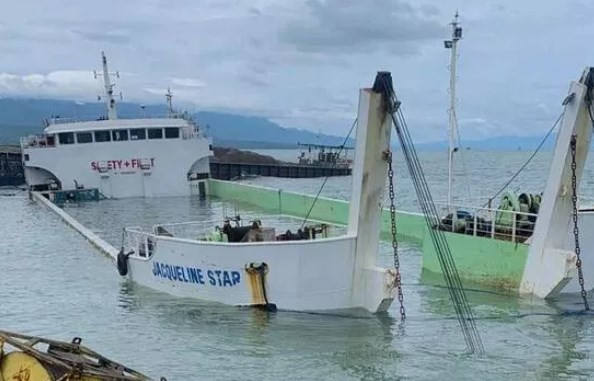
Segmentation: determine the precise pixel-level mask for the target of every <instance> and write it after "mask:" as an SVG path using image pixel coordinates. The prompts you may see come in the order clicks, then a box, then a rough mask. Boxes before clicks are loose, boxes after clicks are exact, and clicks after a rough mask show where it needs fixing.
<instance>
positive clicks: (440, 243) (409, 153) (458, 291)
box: [374, 76, 484, 355]
mask: <svg viewBox="0 0 594 381" xmlns="http://www.w3.org/2000/svg"><path fill="white" fill-rule="evenodd" d="M388 78H389V77H388V76H383V77H381V81H380V82H381V83H378V86H381V87H382V88H381V89H378V90H376V91H380V92H382V93H383V97H384V102H385V105H384V106H385V107H386V109H387V111H388V112H389V114H390V116H391V118H392V122H393V123H394V128H395V130H396V134H397V136H398V139H399V142H400V147H401V149H402V152H403V155H404V158H405V162H406V165H407V167H408V170H409V173H410V176H411V179H412V181H413V185H414V187H415V191H416V193H417V198H418V199H419V204H420V206H421V209H422V212H423V216H424V217H425V222H426V224H427V228H428V231H429V234H430V237H431V240H432V241H433V245H434V247H435V251H436V254H437V257H438V260H439V264H440V267H441V270H442V273H443V275H444V280H445V282H446V284H447V289H448V291H449V294H450V298H451V300H452V304H453V307H454V311H455V312H456V318H457V320H458V323H459V324H460V328H461V330H462V334H463V336H464V340H465V342H466V346H467V348H468V350H469V351H470V352H471V353H474V354H478V355H482V354H483V353H484V347H483V343H482V340H481V338H480V335H479V332H478V329H477V327H476V323H475V321H474V316H473V313H472V309H471V308H470V304H469V303H468V299H467V298H466V294H465V292H464V288H463V285H462V281H461V278H460V274H459V273H458V270H457V268H456V264H455V262H454V258H453V256H452V253H451V251H450V248H449V245H448V242H447V239H446V237H445V234H444V232H443V231H442V230H440V225H441V223H440V218H439V214H438V212H437V209H436V207H435V203H434V202H433V198H432V196H431V192H430V191H429V186H428V185H427V181H426V179H425V174H424V172H423V168H422V166H421V163H420V161H419V157H418V155H417V153H416V149H415V147H414V144H413V141H412V138H411V136H410V132H409V129H408V126H407V124H406V121H405V119H404V115H403V113H402V110H401V109H400V108H399V105H400V103H399V101H398V100H397V99H396V95H395V94H394V90H393V88H392V82H391V78H390V79H389V80H388ZM374 89H375V85H374Z"/></svg>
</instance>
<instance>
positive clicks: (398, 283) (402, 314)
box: [385, 150, 406, 321]
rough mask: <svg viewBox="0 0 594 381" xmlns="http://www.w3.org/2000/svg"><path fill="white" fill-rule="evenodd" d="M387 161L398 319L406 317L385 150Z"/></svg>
mask: <svg viewBox="0 0 594 381" xmlns="http://www.w3.org/2000/svg"><path fill="white" fill-rule="evenodd" d="M385 156H386V160H387V161H388V180H389V181H388V186H389V195H390V223H391V231H392V250H393V251H394V270H396V288H397V289H398V301H399V302H400V319H401V320H402V321H404V320H405V319H406V312H405V311H404V295H403V294H402V278H401V276H400V259H399V258H398V239H397V238H396V206H395V205H394V198H395V195H394V169H393V168H392V151H390V150H388V151H386V152H385Z"/></svg>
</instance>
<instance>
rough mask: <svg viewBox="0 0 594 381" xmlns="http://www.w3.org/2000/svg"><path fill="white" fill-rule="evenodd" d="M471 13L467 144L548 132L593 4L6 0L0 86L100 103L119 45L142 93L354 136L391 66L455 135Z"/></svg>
mask: <svg viewBox="0 0 594 381" xmlns="http://www.w3.org/2000/svg"><path fill="white" fill-rule="evenodd" d="M456 9H458V10H459V11H460V15H461V22H462V26H463V28H464V39H463V40H462V41H461V43H460V55H459V75H458V86H459V94H458V95H459V96H458V98H459V101H458V102H459V110H458V116H459V120H460V125H461V130H462V135H463V139H467V140H470V139H480V138H484V137H488V136H497V135H509V134H517V135H541V134H543V133H544V132H546V130H547V129H548V128H549V127H550V125H551V124H552V122H553V121H554V119H555V118H556V116H557V115H558V113H559V111H560V106H559V105H560V102H561V101H562V99H563V98H564V96H565V94H566V92H567V87H568V84H569V81H570V80H572V79H574V78H577V77H578V76H579V74H580V73H581V71H582V70H583V68H584V67H585V66H586V65H588V64H594V49H592V48H591V46H592V41H594V23H592V21H591V20H592V17H594V2H593V1H589V0H521V1H519V0H493V1H476V0H474V1H471V0H457V1H456V0H440V1H438V0H427V1H424V0H415V1H412V0H305V1H301V0H300V1H298V0H143V1H137V0H126V1H116V0H101V1H80V0H54V1H41V0H38V1H32V0H18V1H4V2H3V5H2V12H1V13H0V52H1V55H0V96H5V97H6V96H27V97H46V98H47V97H51V98H64V99H75V100H81V101H93V100H94V99H95V97H96V95H97V94H98V93H99V92H100V91H101V90H100V85H99V82H98V81H97V80H95V79H93V76H92V70H93V69H99V57H100V51H101V50H105V51H106V52H107V54H108V58H109V61H110V66H111V69H113V70H116V69H117V70H119V72H120V75H121V78H120V79H119V80H118V90H121V91H122V92H123V94H124V98H125V100H127V101H138V102H143V103H157V102H162V101H163V100H164V97H163V94H164V92H165V89H166V88H167V87H171V89H172V91H173V93H174V97H175V98H174V99H175V101H176V102H177V104H178V105H183V106H184V107H186V108H190V109H197V110H219V111H231V112H236V113H242V114H248V115H258V116H264V117H268V118H270V119H272V120H274V121H276V122H278V123H280V124H281V125H284V126H287V127H299V128H305V129H310V130H314V131H318V130H321V131H323V132H326V133H332V134H337V135H343V134H345V133H346V132H347V131H348V128H349V127H350V124H351V122H352V120H353V118H354V117H355V113H356V103H357V93H358V88H360V87H365V86H369V85H371V83H372V81H373V78H374V75H375V72H376V71H378V70H389V71H391V72H392V73H393V78H394V82H395V88H396V91H397V93H398V94H399V97H400V98H401V100H402V102H403V108H404V112H405V116H406V117H407V120H408V124H409V126H410V128H411V130H413V133H414V134H415V136H416V137H417V138H418V140H420V141H435V140H442V139H445V137H446V126H447V107H448V106H447V104H448V91H447V87H448V80H449V79H448V76H449V72H448V63H449V51H447V50H445V49H444V47H443V40H444V39H446V38H448V37H449V34H450V29H449V26H448V23H449V22H450V21H451V19H452V16H453V14H454V12H455V11H456Z"/></svg>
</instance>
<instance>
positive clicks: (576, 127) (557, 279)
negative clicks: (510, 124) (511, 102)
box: [520, 68, 593, 298]
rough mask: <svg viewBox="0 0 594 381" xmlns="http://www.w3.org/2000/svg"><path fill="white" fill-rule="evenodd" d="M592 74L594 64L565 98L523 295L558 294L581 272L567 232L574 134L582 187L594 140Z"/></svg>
mask: <svg viewBox="0 0 594 381" xmlns="http://www.w3.org/2000/svg"><path fill="white" fill-rule="evenodd" d="M592 75H593V71H592V69H591V68H588V69H586V71H585V72H584V74H583V75H582V77H581V78H580V80H579V82H572V84H571V86H570V89H569V95H568V97H567V98H566V100H565V101H564V104H565V111H564V115H563V121H562V123H561V127H560V128H559V133H558V134H557V142H556V144H555V151H554V155H553V160H552V162H551V168H550V171H549V176H548V178H547V185H546V188H545V192H544V195H543V198H542V202H541V204H540V205H541V206H540V211H539V213H538V219H537V221H536V226H535V228H534V235H533V236H532V241H531V244H530V249H529V251H528V259H527V261H526V266H525V267H524V274H523V277H522V283H521V285H520V293H522V294H533V295H535V296H538V297H540V298H547V297H553V296H555V295H556V294H558V293H559V292H560V291H561V290H562V289H563V288H564V287H565V285H566V284H567V283H568V282H569V281H570V280H571V279H572V278H573V277H574V276H575V275H576V256H575V252H574V247H573V241H572V240H568V239H567V233H568V232H569V231H573V229H572V227H573V226H572V224H573V220H572V213H573V203H572V196H573V191H572V180H571V177H572V176H571V175H572V169H571V162H572V157H571V139H572V136H574V135H575V136H576V139H577V146H576V158H575V160H576V165H577V168H576V178H577V189H579V185H580V180H581V177H582V172H583V170H584V165H585V162H586V159H587V157H588V151H589V148H590V141H591V139H592V124H591V121H590V116H589V114H588V108H587V107H589V106H588V104H587V97H588V93H589V92H590V93H591V91H592V90H591V89H589V88H588V87H589V84H590V83H591V80H592Z"/></svg>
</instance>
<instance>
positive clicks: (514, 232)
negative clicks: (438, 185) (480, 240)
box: [437, 203, 537, 242]
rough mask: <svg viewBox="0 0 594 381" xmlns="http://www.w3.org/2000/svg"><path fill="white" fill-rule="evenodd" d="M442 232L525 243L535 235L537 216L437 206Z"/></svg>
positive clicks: (462, 206) (473, 208)
mask: <svg viewBox="0 0 594 381" xmlns="http://www.w3.org/2000/svg"><path fill="white" fill-rule="evenodd" d="M437 207H438V212H439V213H440V216H441V226H440V228H441V229H442V230H448V231H451V232H454V233H461V234H467V235H473V236H480V237H489V238H493V239H499V240H505V241H512V242H524V241H525V240H526V239H527V238H528V237H530V236H531V235H532V233H533V232H534V225H535V224H536V217H537V215H536V214H534V213H523V212H516V211H510V210H501V209H492V208H482V207H473V206H467V205H455V204H449V205H448V204H447V203H444V204H441V203H440V204H437Z"/></svg>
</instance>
